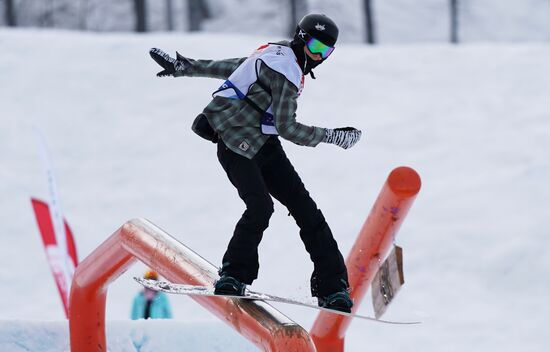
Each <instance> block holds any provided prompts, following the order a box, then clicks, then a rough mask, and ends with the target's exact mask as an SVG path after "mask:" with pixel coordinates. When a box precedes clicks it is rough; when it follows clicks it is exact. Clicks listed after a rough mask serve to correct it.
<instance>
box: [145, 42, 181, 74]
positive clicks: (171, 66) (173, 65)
mask: <svg viewBox="0 0 550 352" xmlns="http://www.w3.org/2000/svg"><path fill="white" fill-rule="evenodd" d="M149 55H151V57H152V58H153V60H155V61H156V62H157V64H159V65H160V66H161V67H162V68H163V69H164V70H162V71H160V72H159V73H157V77H165V76H173V75H174V74H175V73H176V71H182V72H185V70H187V68H188V67H189V66H190V65H191V64H190V62H189V59H187V58H186V57H183V56H181V55H180V54H179V53H178V52H177V51H176V59H174V58H173V57H170V55H168V54H167V53H165V52H164V51H162V50H160V49H157V48H152V49H151V50H149Z"/></svg>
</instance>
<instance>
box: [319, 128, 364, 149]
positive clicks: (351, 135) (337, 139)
mask: <svg viewBox="0 0 550 352" xmlns="http://www.w3.org/2000/svg"><path fill="white" fill-rule="evenodd" d="M359 139H361V131H360V130H358V129H356V128H353V127H343V128H335V129H330V128H327V129H325V138H324V139H323V142H325V143H332V144H336V145H337V146H339V147H342V148H344V149H348V148H351V147H353V146H354V145H355V143H357V142H358V141H359Z"/></svg>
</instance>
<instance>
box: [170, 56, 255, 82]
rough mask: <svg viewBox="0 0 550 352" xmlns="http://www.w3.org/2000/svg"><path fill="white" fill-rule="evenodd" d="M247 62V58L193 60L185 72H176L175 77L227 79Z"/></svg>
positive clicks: (190, 60)
mask: <svg viewBox="0 0 550 352" xmlns="http://www.w3.org/2000/svg"><path fill="white" fill-rule="evenodd" d="M244 60H246V58H245V57H242V58H235V59H225V60H193V59H189V62H190V63H191V66H190V67H189V68H188V69H186V70H185V71H183V72H182V71H176V73H175V74H174V77H180V76H188V77H209V78H220V79H227V78H228V77H229V76H231V74H232V73H233V71H235V70H236V69H237V67H239V65H240V64H242V63H243V62H244Z"/></svg>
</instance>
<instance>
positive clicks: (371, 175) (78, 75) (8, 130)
mask: <svg viewBox="0 0 550 352" xmlns="http://www.w3.org/2000/svg"><path fill="white" fill-rule="evenodd" d="M268 39H272V38H266V37H250V36H239V35H220V34H216V35H212V34H198V35H192V36H189V35H187V36H182V35H176V34H171V35H162V34H154V35H142V36H135V35H123V34H116V35H113V34H82V33H71V32H41V31H32V30H28V31H7V30H5V29H3V30H0V48H2V49H1V51H0V77H1V78H0V194H1V198H0V214H1V215H0V216H1V221H0V239H1V244H2V245H1V246H0V258H1V263H2V265H1V266H0V282H1V292H2V294H1V299H0V319H2V322H1V323H0V349H1V350H2V351H4V350H6V351H28V350H32V351H53V350H56V348H53V349H49V350H48V349H47V348H48V345H47V344H46V343H43V344H35V345H33V343H35V342H33V341H32V339H31V338H26V337H25V336H30V335H32V336H42V337H43V338H44V339H46V338H52V339H54V340H55V342H52V344H53V345H54V346H66V345H63V343H65V344H67V341H66V338H67V331H66V330H65V329H66V325H65V323H62V321H63V319H64V317H63V313H62V309H61V303H60V300H59V297H58V295H57V291H56V288H55V286H54V283H53V280H52V277H51V274H50V272H49V269H48V267H47V264H46V258H45V254H44V251H43V248H42V245H41V243H40V238H39V234H38V230H37V227H36V224H35V220H34V217H33V213H32V209H31V205H30V201H29V197H31V196H35V197H39V198H42V199H46V198H47V188H46V180H45V175H44V173H43V170H42V167H41V162H40V156H39V153H38V150H37V146H36V142H35V139H34V134H33V132H32V127H33V126H36V127H38V128H40V129H41V130H42V131H43V132H44V134H45V136H46V138H47V139H48V141H49V145H50V149H51V151H52V154H53V158H54V163H55V169H56V172H57V179H58V186H59V191H60V197H61V201H62V206H63V209H64V213H65V215H66V217H67V218H68V220H69V222H70V224H71V225H72V227H73V230H74V233H75V236H76V241H77V246H78V250H79V255H80V257H81V258H84V257H85V256H86V255H87V254H89V253H90V252H91V251H92V250H93V249H95V248H96V247H97V246H98V245H99V244H101V243H102V242H103V241H104V240H105V239H106V238H107V237H108V236H109V235H110V234H111V233H112V232H114V231H115V230H116V229H117V228H118V227H119V226H120V225H121V224H122V223H124V222H125V221H126V220H128V219H130V218H134V217H146V218H148V219H150V220H151V221H153V222H154V223H155V224H157V225H159V226H160V227H162V228H163V229H165V230H166V231H167V232H169V233H171V234H172V235H174V236H175V237H177V238H178V239H179V240H180V241H182V242H183V243H185V244H186V245H188V246H189V247H191V248H193V249H194V250H195V251H197V252H198V253H200V254H201V255H203V256H204V257H205V258H206V259H208V260H209V261H211V262H213V263H216V264H219V262H220V259H221V256H222V254H223V252H224V250H225V246H226V244H227V242H228V240H229V237H230V235H231V232H232V229H233V226H234V224H235V222H236V220H237V219H238V218H239V216H240V214H241V212H242V210H243V207H242V205H241V201H240V200H239V198H238V197H237V194H236V192H235V190H234V189H233V188H232V186H231V185H230V184H229V182H228V181H227V180H226V176H225V175H224V173H223V170H222V169H221V167H220V166H219V165H218V162H217V160H216V157H215V152H214V151H215V147H214V145H212V144H211V143H207V142H204V141H203V140H201V139H200V138H198V137H196V136H195V135H194V134H193V133H192V131H191V130H190V124H191V121H192V120H193V118H194V117H195V116H196V114H197V113H198V112H200V111H201V109H202V108H203V107H204V105H205V104H207V103H208V101H209V99H210V93H211V92H212V91H213V90H214V89H215V88H217V86H218V85H219V84H220V82H219V81H215V80H211V79H198V78H197V79H189V78H179V79H172V78H166V79H159V78H156V77H155V75H154V74H155V73H156V72H157V71H158V67H157V65H156V64H155V63H154V62H153V61H152V60H151V59H150V58H149V56H148V54H147V51H148V49H149V48H150V47H153V46H157V47H160V48H164V49H166V50H167V51H169V52H171V53H174V51H175V50H176V49H177V50H178V51H180V52H181V53H182V54H184V55H188V56H190V57H193V58H224V57H236V56H246V55H248V54H249V53H250V52H251V51H252V50H253V49H254V48H255V47H257V46H258V45H260V44H262V43H264V42H265V41H267V40H268ZM549 57H550V46H549V45H548V44H534V43H532V44H475V45H474V44H472V45H463V46H458V47H452V46H447V45H428V44H423V45H414V46H388V47H385V46H381V47H366V46H362V45H359V44H357V45H352V44H348V45H341V46H339V47H338V49H337V50H336V51H335V52H334V54H333V56H332V57H331V58H330V60H328V61H327V62H326V63H325V64H323V65H322V66H321V67H319V69H318V70H317V71H316V74H317V80H311V79H309V78H308V79H307V81H306V87H305V90H304V93H303V94H302V96H301V98H300V107H299V110H298V115H299V120H300V121H301V122H303V123H308V124H314V125H318V126H324V127H339V126H348V125H349V126H356V127H358V128H361V129H362V130H363V131H364V139H363V140H362V141H361V143H359V144H358V145H357V146H355V147H354V148H352V149H350V150H341V149H339V148H337V147H335V146H332V145H320V146H319V147H317V148H306V147H299V146H295V145H293V144H291V143H288V142H285V143H284V147H285V149H286V151H287V154H288V155H289V157H290V158H291V160H293V162H294V164H295V166H296V168H297V170H298V171H299V172H300V174H301V175H302V178H303V180H304V182H305V183H306V185H307V186H308V188H309V190H310V192H311V194H312V195H313V197H314V198H315V199H316V201H317V203H318V205H319V206H320V208H321V209H322V210H323V212H324V214H325V216H326V218H327V219H328V221H329V224H330V225H331V227H332V229H333V232H334V234H335V236H336V238H337V240H338V241H339V244H340V247H341V249H342V251H343V253H344V255H346V254H347V253H348V251H349V249H350V247H351V246H352V244H353V241H354V240H355V237H356V235H357V233H358V231H359V228H360V227H361V225H362V223H363V221H364V219H365V217H366V216H367V214H368V212H369V210H370V207H371V205H372V204H373V202H374V199H375V198H376V196H377V194H378V192H379V190H380V188H381V186H382V184H383V182H384V181H385V179H386V177H387V175H388V174H389V172H390V171H391V170H392V169H393V168H394V167H396V166H400V165H408V166H411V167H413V168H415V169H416V170H417V171H418V172H419V174H420V176H421V177H422V182H423V188H422V190H421V192H420V194H419V196H418V198H417V200H416V202H415V204H414V205H413V207H412V209H411V211H410V213H409V216H408V218H407V219H406V220H405V223H404V225H403V227H402V228H401V231H400V233H399V236H398V239H397V242H398V243H399V244H400V245H402V246H403V247H404V250H405V276H406V277H405V279H406V284H405V286H404V288H403V290H402V291H401V292H400V294H399V296H398V297H397V300H396V302H395V303H394V304H393V305H392V307H390V309H389V311H388V313H387V314H386V316H385V318H388V319H394V320H410V319H420V320H422V321H423V322H424V323H423V324H422V325H420V326H387V325H381V324H375V323H370V322H365V321H355V322H353V324H352V325H351V327H350V329H349V330H348V335H347V336H348V337H347V346H348V350H349V351H363V350H367V349H368V350H371V351H419V350H422V351H434V352H435V351H441V350H445V351H457V352H458V351H461V352H462V351H496V350H498V351H500V352H505V351H516V350H521V351H543V350H545V349H547V348H548V347H550V338H549V337H548V333H547V329H546V325H545V323H546V319H547V317H548V316H550V305H549V304H548V302H547V297H548V296H549V294H550V282H549V281H548V279H547V277H548V272H549V270H550V250H549V246H548V244H549V242H550V241H549V240H548V230H547V226H546V222H547V220H546V218H547V217H548V213H549V210H548V209H549V199H550V188H548V187H546V186H545V184H546V182H548V179H550V158H549V157H550V154H549V152H548V150H550V102H549V97H550V80H549V77H550V60H548V58H549ZM260 260H261V269H260V278H259V279H258V280H257V281H256V282H255V283H254V285H253V288H254V289H255V290H259V291H266V292H271V293H274V294H278V295H290V296H293V297H305V296H307V295H308V290H309V287H308V280H309V275H310V271H311V269H312V266H311V264H310V262H309V259H308V256H307V253H306V252H305V250H304V249H303V245H302V243H301V242H300V240H299V237H298V229H297V227H296V225H295V224H294V222H293V221H292V219H291V218H289V217H288V216H287V213H286V212H285V209H283V208H282V207H281V206H279V205H276V212H275V214H274V216H273V218H272V220H271V226H270V228H269V230H268V231H267V232H266V234H265V236H264V240H263V242H262V245H261V247H260ZM143 270H144V267H143V266H141V265H136V266H134V267H133V268H132V269H131V270H129V271H128V272H127V273H126V274H124V275H123V276H122V277H120V278H119V280H117V281H116V282H115V283H113V284H112V285H111V287H110V289H109V295H108V307H107V318H108V320H109V321H110V322H111V324H114V325H109V326H108V328H111V326H119V328H113V329H111V330H108V335H109V334H112V335H110V337H109V339H110V341H115V340H113V339H119V340H117V341H126V342H124V343H121V344H120V345H117V344H116V343H112V345H111V348H112V352H120V351H136V350H139V351H152V350H155V351H165V350H166V351H168V350H171V347H169V346H166V345H161V344H160V342H154V341H153V340H154V339H164V340H163V341H175V340H172V339H175V337H171V336H173V335H176V334H182V336H187V335H188V336H191V337H192V336H196V331H197V330H196V326H204V329H207V330H208V329H210V330H209V331H214V329H217V331H220V332H219V334H220V335H216V334H217V333H214V332H212V336H214V335H215V337H213V338H212V340H213V341H220V343H219V345H216V346H225V345H230V344H233V343H234V344H235V346H237V345H238V344H239V343H241V342H239V341H240V340H239V337H234V336H236V334H233V333H232V332H231V330H230V328H226V327H225V326H224V325H222V324H220V323H218V322H216V321H215V318H214V317H213V316H212V315H210V314H209V313H208V312H206V311H204V310H203V309H202V307H200V306H198V305H196V304H195V303H194V302H193V301H192V300H190V299H188V298H187V297H171V303H172V306H173V309H174V313H175V317H176V321H173V322H162V323H156V322H141V323H139V322H138V323H133V324H130V323H129V322H120V323H119V322H118V321H125V320H126V319H127V318H128V315H129V311H130V304H131V299H132V297H133V295H134V294H135V293H136V292H137V291H138V290H139V287H138V286H137V284H135V283H134V282H133V281H132V280H131V277H132V276H134V275H140V274H141V273H142V271H143ZM369 303H370V302H368V301H365V302H364V304H363V305H362V306H361V309H360V311H359V312H360V313H362V314H371V313H372V309H371V307H370V305H369ZM276 307H277V308H278V309H280V310H281V311H282V312H284V313H285V314H286V315H288V316H289V317H291V318H293V319H295V320H296V321H297V322H298V323H300V324H301V325H302V326H304V327H305V328H306V329H309V328H310V326H311V324H312V322H313V321H314V319H315V317H316V313H317V312H316V311H312V310H309V309H305V308H299V307H293V306H284V305H280V306H279V305H277V306H276ZM28 320H32V321H33V322H32V323H31V322H28V323H26V322H25V321H28ZM37 321H38V322H37ZM50 321H51V322H50ZM113 321H117V322H113ZM117 324H120V325H117ZM135 324H138V325H135ZM158 324H161V325H158ZM201 324H202V325H201ZM17 327H18V329H19V330H18V331H15V332H14V329H16V328H17ZM135 327H139V328H140V329H141V330H139V331H141V332H140V334H141V333H143V331H145V332H147V334H146V335H147V336H148V337H147V338H150V340H149V341H150V342H149V344H148V345H147V344H146V345H143V346H142V347H140V348H139V349H138V348H137V347H135V346H134V347H131V346H130V344H135V343H136V342H135V341H136V340H135V339H132V341H134V342H128V341H129V340H128V336H129V335H128V334H130V332H131V331H132V329H134V328H135ZM117 329H118V330H117ZM224 329H225V330H224ZM109 331H111V333H109ZM29 332H32V334H31V333H29ZM119 333H120V335H116V334H119ZM186 334H187V335H186ZM208 336H210V335H208ZM220 336H221V337H220ZM191 337H189V339H191ZM15 340H17V341H16V342H15ZM6 341H7V342H6ZM48 341H49V340H48ZM190 341H191V340H190ZM231 341H233V342H231ZM2 343H4V345H2ZM205 343H210V342H205ZM212 343H213V344H215V343H214V342H212ZM6 344H7V345H6ZM174 344H176V343H174ZM178 344H179V342H178ZM4 346H7V347H4ZM32 346H35V347H32ZM115 346H120V347H115ZM159 346H162V347H159ZM189 346H190V347H191V348H192V347H193V345H189ZM196 346H199V345H196ZM208 346H212V344H211V345H208ZM57 348H62V347H57ZM164 348H166V349H164ZM201 348H203V347H200V346H199V347H197V349H196V350H201ZM220 348H221V347H220ZM212 349H213V347H204V349H203V350H212ZM224 350H225V349H224ZM233 350H242V349H240V347H235V349H233Z"/></svg>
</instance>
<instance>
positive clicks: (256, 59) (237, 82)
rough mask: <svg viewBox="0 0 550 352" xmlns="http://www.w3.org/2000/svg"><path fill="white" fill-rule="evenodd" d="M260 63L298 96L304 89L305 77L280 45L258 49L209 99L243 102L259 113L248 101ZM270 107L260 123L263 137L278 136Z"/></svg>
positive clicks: (286, 48)
mask: <svg viewBox="0 0 550 352" xmlns="http://www.w3.org/2000/svg"><path fill="white" fill-rule="evenodd" d="M262 62H263V63H264V64H265V65H267V66H268V67H269V68H271V69H272V70H274V71H276V72H278V73H280V74H282V75H284V76H285V77H286V79H288V80H289V81H290V82H291V83H292V84H294V85H295V86H296V88H297V89H298V96H300V93H302V89H303V87H304V75H303V74H302V70H301V69H300V66H299V65H298V63H297V62H296V56H295V55H294V52H293V51H292V49H291V48H289V47H287V46H284V45H279V44H266V45H263V46H261V47H259V48H258V49H257V50H256V51H255V52H254V53H253V54H252V55H250V57H248V58H247V59H246V60H245V61H244V62H243V63H242V64H241V65H240V66H239V67H238V68H237V69H236V70H235V71H234V72H233V73H232V74H231V76H229V78H228V79H227V80H226V81H225V82H224V83H223V84H222V86H221V87H220V88H219V89H218V90H217V91H215V92H214V93H213V94H212V96H221V97H225V98H229V99H240V100H246V101H247V103H249V104H251V105H253V106H254V107H255V108H256V109H259V108H258V106H257V105H256V104H254V103H253V102H252V101H251V100H249V99H248V98H247V95H248V91H249V89H250V87H251V86H252V85H253V84H254V83H256V81H258V73H259V72H260V67H261V64H262ZM272 106H273V105H270V106H269V107H268V108H267V110H266V111H264V112H263V113H264V114H263V116H262V119H261V121H260V125H261V130H262V133H263V134H270V135H278V133H277V129H276V127H275V117H274V116H273V109H272Z"/></svg>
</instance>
